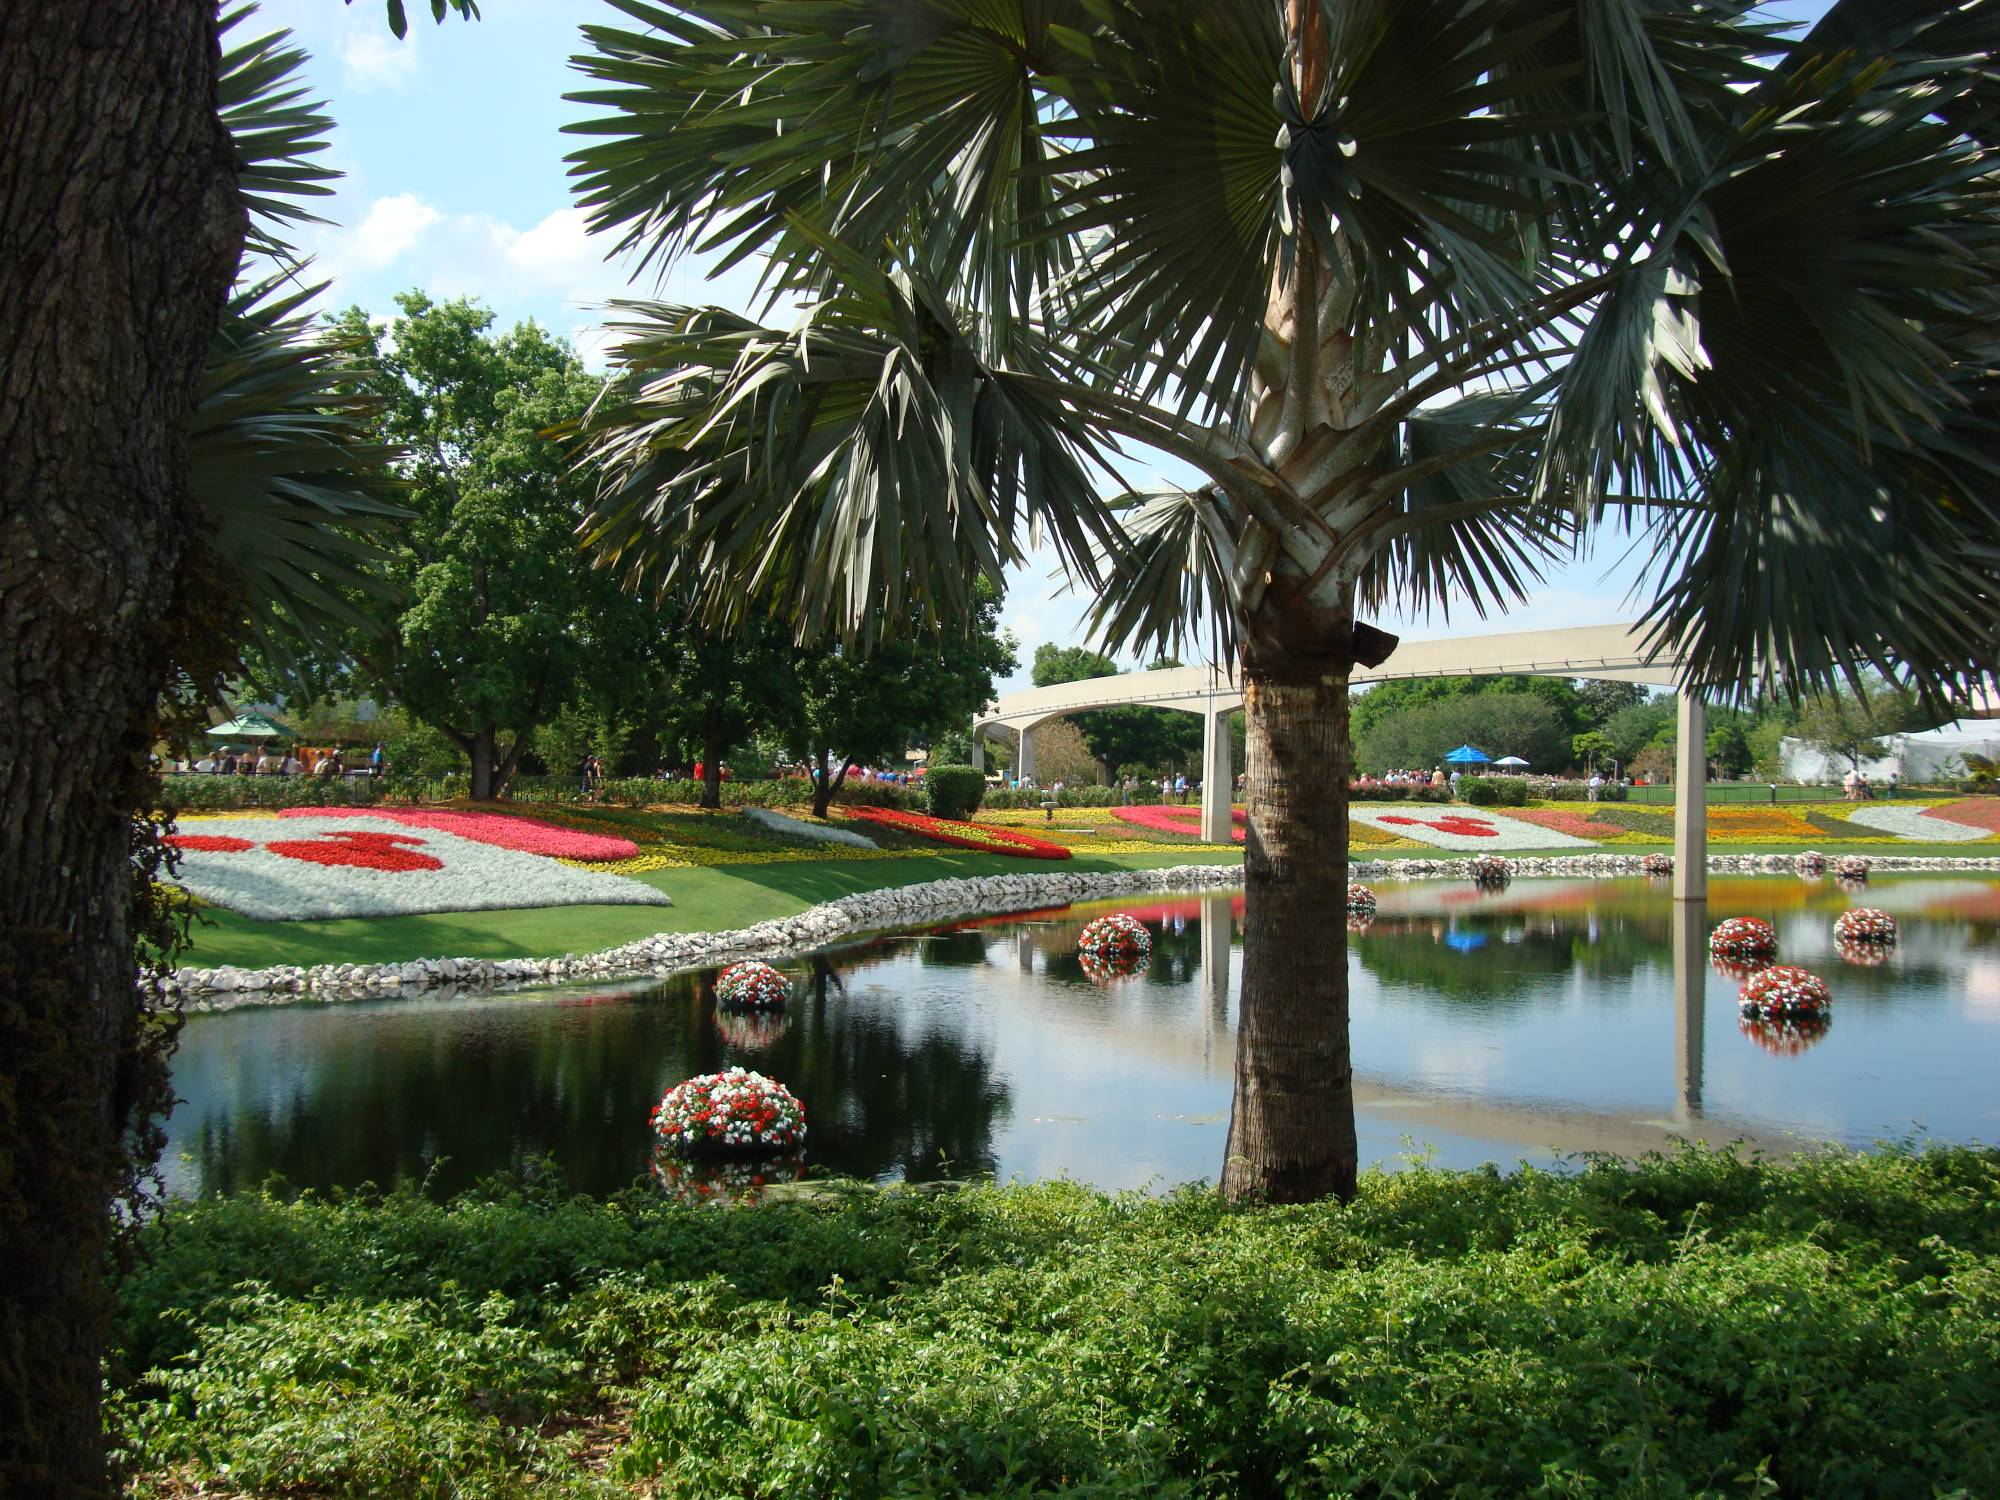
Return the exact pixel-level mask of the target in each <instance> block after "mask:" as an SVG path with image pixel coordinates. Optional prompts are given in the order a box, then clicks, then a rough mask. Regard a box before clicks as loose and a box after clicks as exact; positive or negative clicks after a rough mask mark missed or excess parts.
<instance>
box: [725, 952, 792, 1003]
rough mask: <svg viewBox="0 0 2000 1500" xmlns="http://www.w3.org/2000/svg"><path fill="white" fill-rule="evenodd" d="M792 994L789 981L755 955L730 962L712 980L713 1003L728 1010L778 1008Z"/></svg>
mask: <svg viewBox="0 0 2000 1500" xmlns="http://www.w3.org/2000/svg"><path fill="white" fill-rule="evenodd" d="M791 998H792V983H791V981H790V980H789V979H787V978H785V976H784V975H783V974H780V973H779V972H778V971H777V970H776V969H774V968H772V967H771V966H770V965H769V964H766V963H759V962H758V961H757V960H756V959H754V958H753V959H748V960H746V961H745V962H743V963H740V964H731V965H730V966H729V967H728V968H726V969H724V970H723V971H722V977H721V978H720V979H718V980H716V981H715V1001H716V1004H718V1005H723V1006H727V1007H728V1008H729V1009H731V1010H780V1009H782V1008H783V1007H784V1005H785V1004H786V1002H787V1001H789V1000H790V999H791Z"/></svg>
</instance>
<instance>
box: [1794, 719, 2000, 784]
mask: <svg viewBox="0 0 2000 1500" xmlns="http://www.w3.org/2000/svg"><path fill="white" fill-rule="evenodd" d="M1882 743H1883V745H1885V746H1886V747H1887V749H1888V753H1887V754H1886V755H1883V756H1882V757H1881V758H1879V759H1876V760H1863V761H1862V762H1861V774H1862V775H1864V776H1866V777H1867V778H1868V779H1869V780H1870V781H1874V782H1882V781H1887V780H1888V779H1889V777H1890V776H1891V775H1892V774H1893V775H1894V776H1895V777H1896V779H1897V780H1898V781H1902V782H1905V783H1909V782H1917V783H1922V782H1930V781H1950V780H1953V779H1955V778H1956V777H1959V776H1963V775H1964V774H1965V770H1966V765H1965V757H1966V756H1967V755H1968V754H1971V755H1983V756H1985V757H1986V758H1987V759H1988V760H2000V721H1996V720H1993V719H1957V720H1954V721H1953V722H1952V723H1950V724H1940V725H1939V726H1938V727H1937V728H1935V729H1926V730H1924V731H1922V732H1921V733H1918V734H1892V735H1887V736H1884V738H1883V740H1882ZM1779 750H1780V752H1781V753H1782V754H1783V755H1784V757H1785V775H1786V776H1787V777H1789V778H1790V779H1791V780H1793V781H1799V782H1827V781H1840V780H1842V779H1843V778H1844V777H1845V776H1846V775H1847V771H1848V761H1847V757H1846V756H1844V755H1828V754H1827V753H1826V752H1825V751H1823V750H1820V749H1818V748H1816V747H1815V746H1812V745H1808V744H1807V743H1806V742H1805V741H1804V740H1791V739H1788V740H1785V741H1782V742H1781V743H1780V745H1779Z"/></svg>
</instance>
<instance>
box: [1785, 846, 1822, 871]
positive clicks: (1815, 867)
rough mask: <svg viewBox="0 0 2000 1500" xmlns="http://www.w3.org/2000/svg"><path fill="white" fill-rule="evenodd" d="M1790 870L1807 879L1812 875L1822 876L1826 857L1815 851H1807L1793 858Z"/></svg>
mask: <svg viewBox="0 0 2000 1500" xmlns="http://www.w3.org/2000/svg"><path fill="white" fill-rule="evenodd" d="M1792 868H1793V869H1794V870H1796V871H1797V872H1798V873H1799V874H1801V875H1804V876H1807V877H1808V878H1810V877H1811V876H1814V875H1824V874H1825V873H1826V856H1825V855H1824V854H1822V853H1820V852H1819V850H1817V849H1808V850H1806V852H1805V853H1803V854H1800V855H1796V856H1794V857H1793V859H1792Z"/></svg>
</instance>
